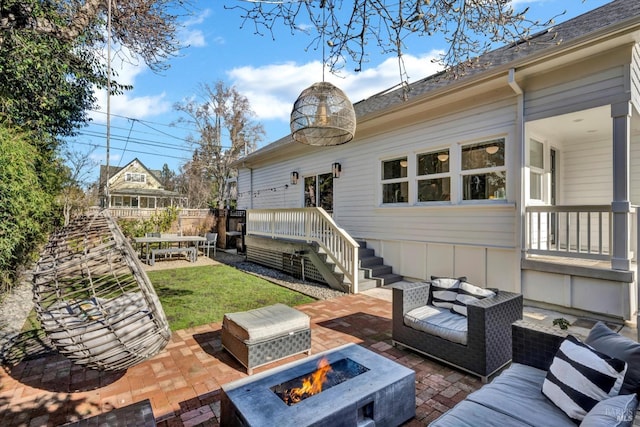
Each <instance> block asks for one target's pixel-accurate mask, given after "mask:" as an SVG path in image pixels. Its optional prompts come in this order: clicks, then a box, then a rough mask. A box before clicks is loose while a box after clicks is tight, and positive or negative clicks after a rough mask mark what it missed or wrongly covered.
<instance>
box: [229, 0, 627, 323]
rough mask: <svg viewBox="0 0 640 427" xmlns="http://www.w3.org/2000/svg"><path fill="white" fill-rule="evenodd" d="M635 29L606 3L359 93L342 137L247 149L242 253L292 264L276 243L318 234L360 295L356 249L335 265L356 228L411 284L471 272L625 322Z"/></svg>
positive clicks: (295, 255)
mask: <svg viewBox="0 0 640 427" xmlns="http://www.w3.org/2000/svg"><path fill="white" fill-rule="evenodd" d="M639 41H640V2H639V1H637V0H617V1H613V2H611V3H609V4H607V5H604V6H602V7H600V8H598V9H595V10H593V11H591V12H589V13H587V14H584V15H582V16H579V17H576V18H574V19H572V20H569V21H567V22H565V23H562V24H559V25H557V26H555V27H553V28H551V29H549V31H545V32H542V33H540V34H538V35H536V36H534V37H532V40H531V42H530V43H529V42H522V43H520V44H514V45H510V46H505V47H503V48H499V49H497V50H494V51H492V52H489V53H487V54H486V55H484V56H482V57H481V58H479V64H480V65H479V66H478V67H476V68H475V69H473V70H471V71H470V72H469V73H467V75H465V76H463V77H461V78H459V79H456V80H447V79H445V78H443V77H442V75H435V76H431V77H427V78H425V79H423V80H420V81H417V82H415V83H413V84H411V85H410V87H409V92H408V93H407V96H408V98H407V99H406V100H403V92H402V89H394V90H389V91H385V92H382V93H380V94H378V95H374V96H372V97H370V98H368V99H365V100H363V101H360V102H357V103H356V104H355V105H354V107H355V110H356V115H357V130H356V136H355V138H354V139H353V141H351V142H349V143H347V144H344V145H340V146H335V147H324V148H321V147H311V146H306V145H303V144H299V143H296V142H294V141H293V140H292V139H291V137H290V136H287V137H285V138H283V139H281V140H278V141H276V142H274V143H272V144H270V145H267V146H266V147H264V148H262V149H260V150H258V151H256V152H254V153H251V154H249V155H248V156H246V157H244V158H242V159H240V160H239V161H238V162H237V164H236V166H237V167H238V170H239V175H238V209H246V210H247V211H248V212H247V236H246V237H247V240H246V245H247V254H248V256H249V257H254V258H256V259H260V258H262V259H263V260H266V259H267V258H268V257H269V256H270V257H271V258H272V259H273V260H275V261H273V262H272V264H275V263H277V262H281V263H282V265H283V266H286V265H288V263H289V260H290V262H291V264H292V265H293V263H294V261H296V260H297V259H300V260H307V259H309V258H307V257H308V256H309V253H308V252H307V250H306V249H305V248H304V247H303V246H297V247H287V246H285V242H287V241H307V242H314V243H315V245H316V246H320V247H322V251H327V252H330V253H333V255H331V254H330V258H331V259H332V260H333V261H335V262H337V263H339V264H340V269H341V270H342V272H343V273H345V277H347V278H348V280H347V282H348V287H349V288H350V290H351V291H353V292H357V291H358V290H361V289H362V287H360V286H359V282H360V281H362V280H363V279H362V276H358V275H357V274H356V273H354V272H349V271H350V269H353V264H355V265H356V266H357V261H353V260H351V261H349V260H347V261H344V262H343V261H340V260H341V259H342V256H343V253H347V252H349V251H351V249H350V247H351V246H350V245H352V244H353V239H356V240H358V241H359V242H360V249H359V250H360V251H362V250H363V246H364V244H365V243H366V246H367V248H369V249H373V250H375V254H376V255H377V256H380V257H382V258H384V263H385V264H387V265H389V266H391V267H392V270H393V273H396V274H398V275H401V276H403V277H404V278H406V279H408V280H425V279H429V278H430V276H467V277H468V280H469V281H470V282H472V283H475V284H478V285H482V286H487V287H495V288H500V289H503V290H508V291H515V292H521V293H523V295H524V297H525V299H526V300H527V301H528V302H529V303H531V304H538V305H541V306H546V305H549V306H563V307H566V308H570V309H575V310H576V312H578V313H579V312H590V313H598V314H601V315H603V316H608V317H615V318H622V319H631V318H632V317H633V316H634V315H635V314H636V311H637V299H638V296H637V292H638V291H637V283H636V255H637V252H638V250H637V240H638V239H637V233H638V232H639V231H640V227H639V226H638V215H637V208H636V205H640V120H639V111H640V44H639ZM483 64H487V65H486V66H483ZM334 169H335V171H336V176H337V175H338V174H339V178H334V174H333V173H332V172H333V170H334ZM294 182H295V184H294ZM305 206H307V207H310V208H307V209H303V208H304V207H305ZM313 206H317V207H322V208H324V209H325V210H326V211H328V212H330V213H331V215H332V219H333V221H334V222H335V224H332V221H331V218H326V217H324V216H322V215H321V214H317V213H310V212H313V211H314V208H312V207H313ZM310 218H313V221H315V222H311V221H309V219H310ZM318 224H322V227H324V228H323V229H322V230H318ZM327 224H329V225H327ZM343 232H344V233H343ZM342 234H344V236H342ZM327 235H332V236H335V235H341V236H342V237H340V238H335V240H334V242H337V243H335V244H332V243H331V241H329V240H327V239H326V238H325V237H324V236H327ZM332 238H333V237H332ZM278 245H280V246H278ZM274 248H275V249H274ZM277 251H279V252H280V253H279V254H278V253H275V252H277ZM322 251H321V252H322ZM367 255H369V253H367ZM278 256H279V258H278ZM361 258H362V257H361ZM278 259H279V261H278ZM309 260H311V259H309ZM336 260H337V261H336ZM304 264H305V263H304V261H303V262H302V265H303V271H307V270H304ZM307 264H308V263H307ZM314 264H315V262H314ZM307 277H309V273H307Z"/></svg>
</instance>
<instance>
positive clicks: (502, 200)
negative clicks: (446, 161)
mask: <svg viewBox="0 0 640 427" xmlns="http://www.w3.org/2000/svg"><path fill="white" fill-rule="evenodd" d="M493 141H501V142H502V144H503V150H504V162H503V164H502V165H501V166H490V167H483V168H476V169H466V170H464V169H463V168H462V162H463V158H462V157H463V149H464V148H465V147H467V146H470V145H480V144H488V143H491V142H493ZM508 163H509V159H508V151H507V137H506V136H495V137H489V138H482V139H477V140H473V141H466V142H461V143H458V161H457V165H456V166H457V168H458V171H459V176H460V179H459V183H458V191H459V200H460V203H463V204H475V203H480V204H486V203H505V202H506V201H507V199H508V196H507V194H508V191H507V189H508V186H509V176H508V174H507V165H508ZM498 172H503V173H504V176H505V178H504V180H505V182H504V197H499V198H491V197H490V196H489V198H486V199H465V198H464V181H465V179H464V178H465V177H466V176H472V175H486V174H491V173H498Z"/></svg>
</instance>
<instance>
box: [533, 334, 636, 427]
mask: <svg viewBox="0 0 640 427" xmlns="http://www.w3.org/2000/svg"><path fill="white" fill-rule="evenodd" d="M626 372H627V364H626V362H624V361H622V360H620V359H615V358H612V357H609V356H607V355H605V354H602V353H600V352H597V351H596V350H594V349H593V348H592V347H590V346H588V345H587V344H585V343H583V342H581V341H580V340H578V339H577V338H575V337H574V336H572V335H569V336H567V338H565V340H564V341H563V342H562V344H561V345H560V349H559V350H558V352H557V353H556V355H555V357H554V358H553V361H552V363H551V367H550V368H549V371H548V372H547V376H546V378H545V380H544V382H543V384H542V393H543V394H544V395H545V396H547V398H549V400H551V402H553V404H554V405H556V406H557V407H558V408H560V409H561V410H562V411H563V412H564V413H565V414H567V415H568V416H569V417H570V418H571V419H573V420H574V421H576V422H580V421H582V419H583V418H584V417H585V415H586V414H587V412H589V411H590V410H591V409H593V407H594V406H596V405H597V404H598V402H600V401H602V400H604V399H607V398H609V397H613V396H617V395H618V393H619V392H620V387H622V382H623V380H624V375H625V373H626Z"/></svg>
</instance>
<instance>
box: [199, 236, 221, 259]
mask: <svg viewBox="0 0 640 427" xmlns="http://www.w3.org/2000/svg"><path fill="white" fill-rule="evenodd" d="M204 237H205V239H207V241H206V242H204V243H203V245H202V248H203V249H206V250H207V258H209V249H211V248H213V256H214V257H215V256H216V244H217V243H218V233H206V234H205V235H204Z"/></svg>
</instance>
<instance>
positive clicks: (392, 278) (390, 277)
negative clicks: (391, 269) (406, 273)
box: [376, 273, 404, 286]
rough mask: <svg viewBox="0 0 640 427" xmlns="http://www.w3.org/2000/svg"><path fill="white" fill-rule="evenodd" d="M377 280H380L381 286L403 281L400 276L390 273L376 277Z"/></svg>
mask: <svg viewBox="0 0 640 427" xmlns="http://www.w3.org/2000/svg"><path fill="white" fill-rule="evenodd" d="M378 278H379V279H382V284H381V286H387V285H390V284H392V283H396V282H399V281H401V280H403V279H404V277H402V276H401V275H399V274H394V273H391V274H383V275H382V276H377V277H376V279H378Z"/></svg>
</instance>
